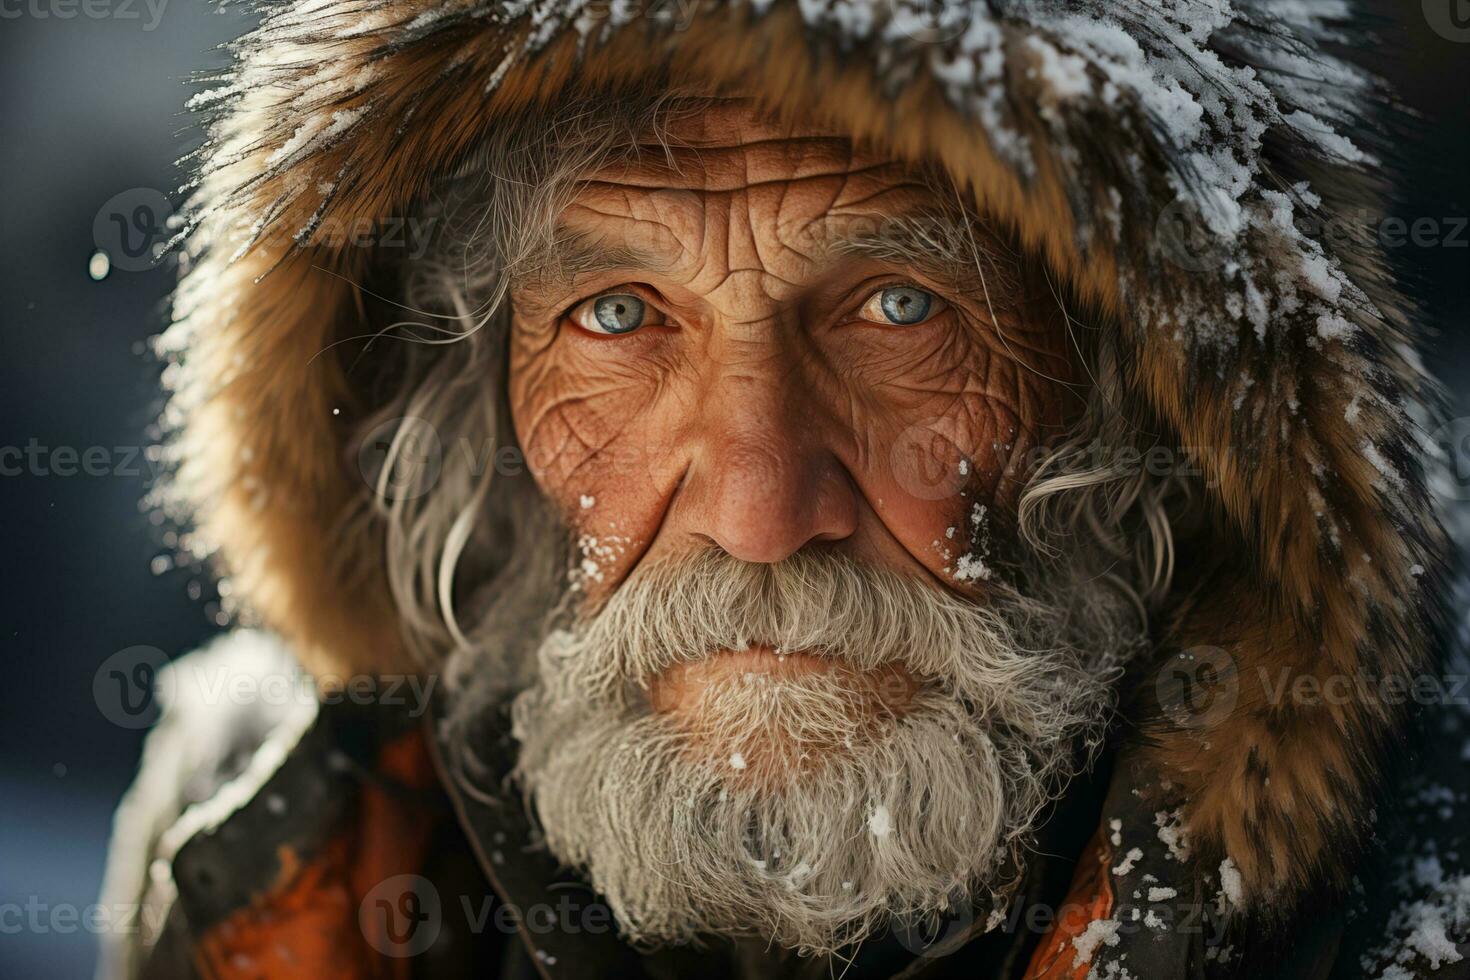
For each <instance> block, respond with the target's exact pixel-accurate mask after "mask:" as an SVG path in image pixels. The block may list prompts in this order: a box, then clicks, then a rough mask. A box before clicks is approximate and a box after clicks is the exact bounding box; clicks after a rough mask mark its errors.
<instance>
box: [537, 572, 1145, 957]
mask: <svg viewBox="0 0 1470 980" xmlns="http://www.w3.org/2000/svg"><path fill="white" fill-rule="evenodd" d="M1058 575H1061V576H1062V577H1063V578H1065V579H1066V580H1067V584H1066V586H1065V587H1060V586H1057V585H1053V587H1051V588H1049V589H1047V590H1046V591H1045V593H1044V594H1043V593H1040V592H1038V591H1037V590H1036V589H1032V590H1030V591H1031V593H1032V594H1030V595H1022V594H1021V592H1020V591H1018V590H1016V589H1014V588H1011V587H1007V586H1005V585H1001V584H995V585H993V586H992V587H990V588H989V589H988V592H987V595H986V596H985V598H984V600H983V603H978V602H969V601H967V600H964V599H962V598H960V597H957V596H954V595H950V594H947V593H944V592H941V591H940V590H938V589H936V588H933V587H931V586H929V585H927V584H925V583H923V582H921V581H919V580H917V579H915V578H911V577H907V576H903V575H899V574H897V573H894V572H890V571H887V570H884V569H881V568H877V567H874V566H871V565H865V564H860V563H858V562H855V561H853V560H851V559H849V558H846V557H843V556H841V555H838V554H835V553H832V552H819V551H812V552H803V553H798V554H797V555H795V556H793V557H791V558H789V559H787V560H785V561H782V562H780V563H777V564H771V565H756V564H748V563H744V562H741V561H738V560H737V559H734V558H732V557H730V556H729V555H727V554H726V553H724V552H722V551H719V550H717V549H716V550H711V551H708V552H704V553H701V554H699V555H696V556H694V557H693V558H687V559H682V560H678V561H666V562H662V563H659V564H655V565H650V566H648V567H647V568H644V569H640V570H639V571H637V572H635V574H634V575H633V576H631V577H630V578H629V579H628V580H627V581H626V582H625V583H623V584H622V585H621V586H620V587H619V588H618V589H617V590H616V592H614V593H613V595H612V597H611V598H610V599H609V600H608V602H607V603H606V605H605V606H604V607H603V608H601V609H600V610H597V611H595V612H592V613H590V614H586V615H583V616H580V617H577V618H574V619H572V620H571V621H570V622H569V623H568V624H567V626H566V628H563V629H559V630H557V631H555V632H553V633H552V634H551V635H550V636H548V637H547V638H546V640H545V641H544V642H543V643H542V645H541V647H540V649H539V651H538V653H537V658H536V663H537V672H538V673H537V677H536V679H535V680H534V681H533V682H532V683H531V684H530V686H529V687H527V688H526V689H524V690H523V691H522V692H521V693H520V694H519V695H518V696H517V697H516V698H515V701H514V704H513V707H512V717H513V722H514V735H515V737H516V738H517V739H518V740H519V741H520V743H521V749H520V755H519V761H518V764H517V767H516V770H515V776H516V778H517V780H518V781H519V783H520V785H521V787H522V789H523V791H524V793H525V794H526V797H527V800H528V803H529V805H530V807H531V808H532V810H533V811H534V813H535V814H536V816H537V818H538V820H539V823H540V826H541V829H542V831H543V832H544V834H545V842H546V845H547V847H548V848H549V850H550V851H551V852H552V854H554V855H555V856H556V857H557V858H558V859H559V860H561V861H562V862H564V863H566V864H568V865H570V866H574V867H577V868H579V869H582V870H583V871H584V872H585V873H586V875H587V877H588V878H589V880H590V882H591V884H592V885H593V886H594V887H595V888H596V889H597V890H598V891H599V892H600V893H601V894H602V895H603V896H604V897H605V898H606V900H607V902H608V904H609V906H610V907H611V909H612V910H613V912H614V914H615V915H616V917H617V919H618V922H619V924H620V926H621V927H622V929H623V932H624V934H625V936H626V938H627V939H628V940H629V941H631V942H634V943H638V944H657V943H663V942H687V941H690V940H693V939H695V938H696V937H698V936H700V935H720V936H728V937H738V936H756V937H759V938H761V939H763V940H766V941H774V942H776V943H779V944H781V945H783V946H787V947H790V948H795V949H798V950H800V951H802V952H805V953H818V954H830V953H833V952H836V951H837V950H839V949H840V948H841V947H843V946H845V945H847V944H849V943H852V942H857V941H860V940H862V939H864V938H866V937H867V936H869V935H871V934H873V933H874V932H876V931H878V930H879V929H881V928H883V927H885V926H887V925H890V924H894V923H906V922H912V921H915V920H917V919H923V918H925V917H932V916H935V915H937V914H939V913H940V912H941V911H943V910H946V909H949V908H950V907H951V906H952V904H953V903H954V902H955V900H956V898H957V897H959V898H960V899H961V900H962V901H970V902H984V903H993V902H996V901H999V900H1001V898H1002V896H1003V894H1004V892H1005V891H1006V890H1007V889H1008V888H1009V887H1010V886H1011V885H1013V884H1014V882H1015V881H1016V880H1017V877H1018V875H1019V874H1020V869H1021V867H1022V863H1021V852H1022V850H1023V849H1024V847H1025V845H1026V844H1027V842H1028V840H1029V838H1030V835H1031V834H1032V832H1033V830H1034V829H1035V824H1036V820H1037V816H1038V814H1039V812H1040V811H1041V809H1042V807H1043V806H1044V805H1045V804H1046V803H1047V802H1048V801H1049V800H1050V799H1052V798H1053V797H1055V796H1056V795H1057V794H1058V793H1060V792H1061V790H1062V789H1063V788H1064V787H1065V785H1066V783H1067V781H1068V780H1069V779H1070V778H1071V776H1073V775H1074V774H1075V773H1076V772H1077V771H1078V769H1080V768H1081V767H1082V766H1084V765H1085V764H1086V763H1087V762H1088V761H1089V759H1090V756H1091V754H1092V752H1093V751H1094V750H1095V749H1096V747H1097V745H1098V744H1100V741H1101V737H1102V733H1103V730H1104V728H1105V724H1106V721H1107V718H1108V716H1109V714H1110V710H1111V707H1112V704H1113V687H1114V681H1115V679H1116V676H1117V674H1118V673H1119V670H1120V664H1121V663H1122V661H1123V659H1124V657H1125V656H1126V652H1127V651H1128V650H1129V649H1130V647H1131V644H1132V643H1133V642H1135V641H1136V639H1137V636H1136V625H1135V620H1134V619H1133V617H1132V611H1131V610H1132V607H1131V606H1130V605H1129V604H1128V603H1127V602H1126V601H1125V600H1123V599H1121V598H1120V597H1119V596H1118V595H1117V594H1116V593H1115V592H1114V591H1112V590H1111V589H1110V588H1108V587H1107V585H1105V584H1104V583H1103V582H1102V581H1101V580H1099V579H1084V578H1082V577H1081V576H1075V575H1065V574H1064V573H1059V572H1058V569H1057V568H1056V567H1054V566H1053V567H1049V568H1048V569H1047V574H1045V575H1042V574H1039V570H1038V573H1037V574H1033V575H1029V576H1027V577H1028V578H1030V579H1032V580H1033V581H1034V582H1046V581H1051V582H1053V583H1056V581H1057V577H1058ZM750 643H762V644H770V645H773V646H775V647H776V648H777V649H778V650H799V651H805V652H807V653H810V654H815V655H817V656H819V657H823V658H831V659H832V660H833V661H834V666H833V668H832V669H830V670H823V671H814V672H810V673H802V674H800V675H796V676H785V675H781V674H772V675H760V674H746V675H744V676H743V677H742V676H738V675H735V676H731V677H729V678H727V679H725V680H723V681H721V682H719V683H716V684H713V685H711V686H709V687H708V688H706V689H705V690H704V691H703V692H702V693H701V694H700V695H699V697H698V699H697V703H696V705H695V707H694V709H693V710H692V711H688V712H672V713H658V712H655V711H653V710H652V709H651V707H650V704H649V699H648V690H649V687H650V684H651V683H652V682H654V681H655V680H656V679H657V678H658V677H659V676H660V675H661V674H662V673H663V672H665V671H667V670H668V669H669V668H671V667H676V666H678V665H680V664H686V663H694V662H698V661H700V660H702V659H704V658H705V657H707V656H708V655H709V654H710V653H711V652H712V651H715V650H722V649H724V650H739V649H743V648H745V647H746V646H747V645H748V644H750ZM895 667H898V668H902V669H903V670H904V671H906V672H907V673H908V674H909V675H911V676H912V677H913V678H914V679H915V680H916V681H917V682H918V685H917V688H916V689H914V690H913V691H912V694H911V697H910V698H909V700H908V703H907V706H906V707H905V708H904V709H903V710H902V712H900V713H896V714H895V713H884V712H882V711H877V712H875V711H874V704H875V701H874V699H873V697H872V696H871V695H872V692H871V690H867V689H865V683H864V679H865V678H867V679H871V678H872V677H873V676H875V672H881V671H885V670H888V671H892V670H893V669H894V668H895ZM681 715H682V716H683V721H681V717H680V716H681ZM690 719H693V720H694V723H695V724H696V725H697V728H698V733H697V736H696V735H695V734H694V733H692V732H691V730H690V729H689V727H688V725H687V724H686V723H685V722H687V721H689V720H690ZM765 747H769V750H767V748H765ZM763 752H764V753H766V754H765V755H761V753H763ZM771 753H774V758H775V760H776V761H775V762H771V761H769V760H770V759H771V758H772V757H773V756H772V755H771ZM747 756H748V757H750V758H751V759H755V758H758V757H759V758H762V759H763V760H765V761H764V762H763V763H762V764H761V765H760V766H759V767H756V768H758V769H759V772H758V773H757V772H754V771H747V769H748V767H750V764H749V763H748V762H747V761H746V759H747Z"/></svg>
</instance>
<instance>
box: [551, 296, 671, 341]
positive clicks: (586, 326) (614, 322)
mask: <svg viewBox="0 0 1470 980" xmlns="http://www.w3.org/2000/svg"><path fill="white" fill-rule="evenodd" d="M570 315H571V319H572V322H573V323H575V324H576V325H577V326H579V327H581V328H582V329H583V330H586V331H587V332H588V333H595V334H602V335H605V336H616V335H617V334H625V333H632V332H633V331H635V330H637V329H638V328H639V327H647V326H655V325H657V324H660V323H662V322H663V318H662V317H661V316H659V314H658V311H657V310H655V309H653V308H652V307H650V306H649V305H648V304H647V303H645V302H644V301H643V300H642V299H640V298H639V297H637V296H635V295H633V294H632V293H603V294H601V295H600V296H594V297H592V298H591V299H588V300H583V301H582V302H581V303H578V304H577V305H576V307H575V308H573V310H572V312H571V314H570Z"/></svg>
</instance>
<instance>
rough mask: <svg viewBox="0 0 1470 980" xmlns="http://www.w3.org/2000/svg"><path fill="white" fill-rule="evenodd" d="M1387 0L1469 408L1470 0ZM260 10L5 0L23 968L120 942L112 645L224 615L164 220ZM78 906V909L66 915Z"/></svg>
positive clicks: (1446, 326)
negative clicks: (212, 78) (194, 519)
mask: <svg viewBox="0 0 1470 980" xmlns="http://www.w3.org/2000/svg"><path fill="white" fill-rule="evenodd" d="M1373 3H1374V4H1375V5H1376V6H1378V7H1380V8H1381V17H1382V19H1381V20H1375V21H1374V23H1373V29H1374V31H1375V33H1376V36H1377V40H1376V42H1375V43H1374V44H1372V45H1370V46H1369V47H1370V49H1369V50H1365V51H1362V52H1357V53H1356V55H1357V57H1359V59H1360V60H1363V61H1366V62H1367V63H1368V64H1369V65H1370V67H1372V68H1373V69H1375V70H1376V71H1378V72H1379V73H1380V74H1382V75H1384V76H1385V77H1387V78H1389V79H1390V80H1391V81H1392V82H1393V83H1394V85H1395V87H1396V88H1397V90H1398V92H1399V94H1400V96H1401V97H1402V99H1403V101H1404V102H1405V103H1406V104H1407V105H1408V106H1409V107H1410V108H1411V109H1412V110H1413V111H1414V112H1415V113H1416V118H1415V119H1414V120H1413V121H1412V122H1411V123H1410V125H1409V129H1408V130H1406V131H1404V132H1401V133H1397V134H1395V136H1394V141H1395V142H1396V143H1397V144H1398V145H1399V146H1400V147H1401V148H1402V150H1403V151H1404V154H1405V160H1406V162H1407V164H1408V165H1409V167H1410V173H1409V175H1408V178H1409V179H1407V180H1406V181H1404V182H1403V184H1402V187H1401V189H1400V192H1399V197H1398V199H1397V200H1396V201H1395V203H1394V206H1393V208H1392V211H1391V213H1392V214H1393V215H1396V216H1399V217H1401V218H1403V219H1404V221H1405V222H1406V223H1408V224H1412V222H1413V221H1414V220H1415V219H1417V218H1422V217H1427V218H1431V219H1434V220H1435V221H1436V222H1437V225H1436V226H1435V227H1436V228H1437V229H1438V233H1437V234H1436V235H1435V236H1434V240H1433V241H1421V242H1420V243H1415V242H1414V241H1410V240H1407V239H1408V238H1409V237H1410V236H1405V239H1406V240H1405V241H1404V242H1403V243H1402V244H1400V245H1398V246H1397V247H1394V248H1390V249H1389V254H1390V256H1391V259H1392V260H1393V261H1394V262H1395V263H1396V265H1397V267H1398V270H1399V272H1400V275H1401V276H1403V277H1404V281H1405V283H1406V287H1407V289H1408V291H1409V292H1410V293H1412V294H1415V295H1417V296H1419V297H1420V298H1421V300H1422V302H1423V306H1424V310H1425V314H1426V316H1427V320H1428V323H1429V324H1430V325H1431V326H1432V327H1433V328H1435V330H1436V331H1437V332H1436V335H1435V337H1434V338H1433V340H1432V345H1433V347H1432V351H1431V357H1430V364H1431V365H1432V366H1433V367H1434V368H1435V369H1436V370H1437V371H1438V372H1439V374H1440V376H1441V378H1443V379H1444V381H1445V382H1446V383H1447V384H1448V385H1449V386H1450V388H1451V389H1452V391H1453V394H1454V397H1455V399H1456V404H1455V414H1456V415H1458V416H1464V415H1470V331H1466V330H1465V329H1464V328H1463V327H1462V324H1464V323H1465V322H1466V319H1467V314H1470V309H1467V306H1470V303H1467V297H1470V288H1467V281H1470V227H1466V226H1465V221H1466V215H1467V214H1470V195H1467V193H1466V186H1467V184H1470V94H1467V92H1466V88H1465V79H1466V78H1467V77H1470V4H1467V3H1465V2H1464V0H1425V2H1424V3H1423V4H1420V3H1397V4H1388V3H1383V2H1381V0H1373ZM1457 4H1458V6H1456V5H1457ZM1436 5H1438V7H1442V8H1443V9H1436ZM252 19H253V14H252V13H251V12H250V11H249V10H248V9H245V8H243V7H240V6H237V5H234V4H229V5H226V6H223V7H220V6H216V5H214V4H211V3H206V2H204V0H88V2H87V3H86V4H82V3H81V2H80V0H0V125H3V138H0V180H3V183H0V189H3V200H4V202H5V203H4V208H3V210H0V222H3V234H0V329H3V334H0V336H3V345H4V346H3V356H0V514H4V515H5V522H6V524H5V534H4V536H3V540H4V555H5V559H4V562H3V565H0V567H3V569H4V587H3V589H0V610H3V616H0V637H3V658H4V659H3V662H4V664H5V665H6V666H7V676H8V677H9V681H8V683H9V685H10V689H11V694H12V696H11V697H9V698H8V699H7V700H6V702H5V705H4V708H3V710H0V910H3V911H0V977H32V976H48V977H56V976H62V977H74V976H85V975H88V974H90V973H91V971H92V969H93V965H94V963H95V944H96V936H95V935H93V934H92V933H91V932H89V931H88V930H87V928H86V927H85V925H84V924H83V921H84V920H83V918H82V916H81V912H82V911H83V910H85V908H86V907H87V906H88V905H89V904H90V903H93V902H95V901H96V898H97V892H98V887H99V885H100V882H101V875H102V868H103V860H104V855H105V850H106V842H107V837H108V832H109V828H110V821H111V813H112V809H113V807H114V806H115V804H116V802H117V799H118V797H119V796H120V795H121V794H122V792H123V790H124V789H125V788H126V787H127V785H128V782H129V780H130V778H131V777H132V774H133V770H134V767H135V766H136V763H137V758H138V753H139V750H140V747H141V744H142V738H143V734H144V732H143V731H142V730H139V729H135V728H128V727H123V726H120V725H118V724H115V723H113V722H112V721H109V719H108V718H107V717H105V716H104V713H103V711H102V710H100V709H99V706H98V701H97V699H96V698H95V697H94V694H93V683H94V679H95V678H96V677H97V675H98V668H99V666H101V665H102V664H103V662H104V661H105V660H106V659H107V658H108V657H109V656H112V655H113V654H115V653H117V652H119V651H122V650H125V649H127V648H132V647H136V646H140V645H141V646H149V647H155V648H157V649H159V650H161V651H163V652H164V653H166V654H167V655H169V656H175V655H177V654H180V653H183V652H186V651H188V650H189V649H191V648H192V647H194V646H197V645H198V644H199V643H200V642H201V641H202V640H204V639H205V638H207V637H208V636H209V635H211V634H212V633H213V632H215V631H217V630H218V629H219V628H220V627H219V625H218V624H219V622H220V621H222V620H223V619H224V617H223V615H222V614H221V613H220V610H219V606H218V603H217V599H218V597H217V596H216V595H214V593H213V591H212V589H211V586H210V584H209V583H208V581H207V580H206V579H205V578H204V577H203V576H201V575H200V574H199V573H198V572H197V571H196V570H190V569H176V568H173V567H172V564H171V560H170V558H169V556H170V555H171V554H172V553H173V549H172V548H171V547H170V546H169V543H170V542H168V541H167V539H166V537H165V535H166V534H167V531H166V529H164V528H162V527H160V526H158V525H157V524H155V523H153V520H154V518H152V517H151V515H150V514H149V513H148V512H147V510H146V509H144V508H143V507H141V506H140V501H141V499H142V498H143V496H144V495H145V493H146V490H147V487H148V484H149V479H150V466H151V465H152V463H151V461H150V460H149V459H148V458H147V457H146V455H145V452H144V447H146V446H147V445H148V444H149V442H150V441H151V440H150V437H149V435H148V429H149V426H150V425H151V423H152V421H153V418H154V416H155V415H156V413H157V411H158V408H159V399H158V368H157V366H156V365H154V364H153V363H152V361H151V360H150V358H149V357H148V355H147V353H146V341H147V338H149V337H150V336H152V335H153V334H155V333H157V332H158V330H159V329H160V327H161V325H162V324H163V321H164V314H165V301H166V296H167V294H168V291H169V288H170V281H171V275H172V274H171V272H170V271H169V269H168V268H167V267H166V266H164V267H156V268H155V267H153V266H152V264H151V262H150V261H149V257H148V256H147V255H146V254H145V250H144V248H143V247H142V246H141V245H140V242H142V241H143V239H144V238H146V237H147V236H146V235H144V234H143V230H146V227H147V226H149V225H150V224H152V223H155V222H160V221H162V219H163V218H164V217H165V216H166V215H165V213H164V212H166V211H167V210H168V209H169V208H170V207H171V206H177V205H178V203H179V200H180V199H179V196H178V195H177V194H176V193H175V190H174V189H175V188H176V187H177V186H178V185H179V184H180V183H182V179H183V178H182V176H181V172H180V170H179V169H178V168H177V167H176V165H175V161H176V160H178V159H179V158H180V157H182V156H183V155H184V154H186V153H187V152H188V151H190V150H191V149H193V148H194V147H195V146H196V145H197V143H198V140H199V134H198V132H197V131H196V130H195V129H194V128H193V127H192V124H191V122H190V120H189V119H188V118H187V117H186V115H185V113H184V112H183V104H184V101H185V99H186V98H187V97H188V96H189V95H190V94H191V93H192V92H194V91H197V90H198V88H199V86H198V85H195V84H192V83H191V82H190V77H191V75H192V74H193V73H195V72H198V71H202V70H207V69H211V68H218V67H221V66H223V65H224V64H226V63H227V61H228V54H227V52H224V51H222V50H220V49H219V45H220V44H221V42H223V41H225V40H226V39H228V38H231V37H233V36H235V35H237V34H238V33H239V32H240V31H241V30H243V29H244V28H245V27H247V26H248V25H249V24H250V23H251V21H252ZM1446 25H1449V26H1448V27H1447V26H1446ZM1456 227H1458V228H1459V231H1458V233H1457V234H1456V233H1455V232H1454V229H1455V228H1456ZM1421 238H1422V236H1421ZM156 240H157V236H156V235H155V236H153V238H152V239H151V241H156ZM99 252H100V254H99ZM68 447H69V448H70V450H71V451H72V453H74V455H69V454H68V452H67V449H68ZM7 453H8V455H7ZM89 454H90V455H89ZM88 460H90V463H88V464H87V465H84V463H87V461H88ZM33 461H38V463H37V462H33ZM67 907H70V908H72V909H74V910H75V912H74V913H73V915H74V916H75V917H73V918H71V919H70V922H71V927H70V928H68V927H66V925H65V922H66V921H67V920H66V918H65V917H60V918H58V917H55V916H52V915H51V913H52V912H53V911H54V910H57V909H64V908H67ZM37 916H39V920H40V922H41V923H42V924H43V928H40V929H37V928H33V925H32V924H33V921H35V919H36V917H37Z"/></svg>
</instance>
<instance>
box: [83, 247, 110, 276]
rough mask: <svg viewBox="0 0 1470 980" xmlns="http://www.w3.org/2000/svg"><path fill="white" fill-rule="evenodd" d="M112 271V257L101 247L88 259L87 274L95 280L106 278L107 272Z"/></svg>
mask: <svg viewBox="0 0 1470 980" xmlns="http://www.w3.org/2000/svg"><path fill="white" fill-rule="evenodd" d="M111 271H112V259H111V258H110V257H109V256H108V254H107V253H106V252H104V251H102V249H100V248H99V249H98V250H97V251H95V252H93V253H92V257H91V258H90V259H88V260H87V275H89V276H91V277H92V281H93V282H101V281H102V280H104V279H106V278H107V274H108V273H109V272H111Z"/></svg>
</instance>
